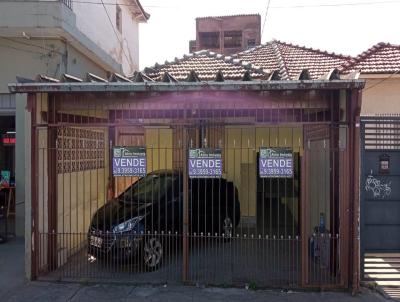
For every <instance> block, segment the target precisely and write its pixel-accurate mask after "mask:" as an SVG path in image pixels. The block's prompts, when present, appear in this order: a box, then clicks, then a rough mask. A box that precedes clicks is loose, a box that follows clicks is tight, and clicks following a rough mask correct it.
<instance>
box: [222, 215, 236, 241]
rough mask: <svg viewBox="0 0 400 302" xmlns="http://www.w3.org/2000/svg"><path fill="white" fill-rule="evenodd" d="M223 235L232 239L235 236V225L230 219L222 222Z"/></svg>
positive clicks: (226, 218)
mask: <svg viewBox="0 0 400 302" xmlns="http://www.w3.org/2000/svg"><path fill="white" fill-rule="evenodd" d="M222 233H223V234H224V236H225V237H226V238H232V236H233V223H232V219H230V218H229V217H225V219H224V221H223V222H222Z"/></svg>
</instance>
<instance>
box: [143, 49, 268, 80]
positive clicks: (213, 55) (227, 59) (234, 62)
mask: <svg viewBox="0 0 400 302" xmlns="http://www.w3.org/2000/svg"><path fill="white" fill-rule="evenodd" d="M201 55H205V56H207V57H208V58H211V59H215V60H219V61H223V62H225V63H230V64H232V65H236V66H241V67H243V68H244V69H245V70H250V71H252V72H257V73H261V74H265V75H267V74H268V73H269V71H268V70H264V69H263V68H262V67H260V66H258V65H255V64H253V63H251V62H247V61H245V60H242V59H241V58H237V57H236V56H226V55H224V54H219V53H216V52H213V51H210V50H208V49H203V50H199V51H196V52H193V53H191V54H184V55H183V56H182V57H181V58H177V57H175V59H174V60H173V61H171V62H170V61H168V60H166V61H165V62H164V64H158V63H155V64H154V66H151V67H146V68H144V69H143V73H145V74H146V69H153V70H159V71H161V69H162V68H164V67H166V66H169V65H174V64H179V63H182V62H185V61H186V60H189V59H191V58H195V57H196V56H201Z"/></svg>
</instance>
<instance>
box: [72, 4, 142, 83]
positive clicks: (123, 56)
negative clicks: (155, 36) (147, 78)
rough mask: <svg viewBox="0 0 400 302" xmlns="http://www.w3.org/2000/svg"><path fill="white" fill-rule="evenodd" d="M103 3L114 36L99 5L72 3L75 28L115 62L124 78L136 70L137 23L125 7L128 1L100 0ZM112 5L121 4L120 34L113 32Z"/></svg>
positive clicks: (137, 55)
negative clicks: (121, 69) (117, 63)
mask: <svg viewBox="0 0 400 302" xmlns="http://www.w3.org/2000/svg"><path fill="white" fill-rule="evenodd" d="M99 3H100V2H99ZM104 3H105V8H106V9H107V12H108V15H109V17H110V19H111V22H112V24H113V27H114V29H115V31H116V33H117V35H116V34H115V32H114V30H113V27H112V26H111V23H110V21H109V19H108V16H107V13H106V11H105V8H104V7H103V5H93V4H87V3H79V2H74V4H73V11H74V12H75V14H76V26H77V28H78V29H79V30H80V31H82V32H83V33H84V34H85V35H86V36H88V37H90V38H91V39H92V40H93V41H94V42H95V43H96V44H97V45H98V46H99V47H101V48H102V49H104V50H105V51H106V52H107V53H109V54H110V55H111V56H112V57H113V58H114V59H115V60H116V61H117V62H120V63H122V64H123V72H124V73H125V74H126V75H131V74H132V73H133V72H134V71H135V70H138V68H139V33H138V29H139V26H138V23H137V21H136V20H134V19H133V16H132V14H131V12H130V9H129V6H127V5H126V4H128V5H132V2H131V1H128V0H126V1H125V0H118V1H113V0H104ZM115 3H118V4H121V5H120V8H121V10H122V33H120V32H119V31H118V30H117V27H116V23H115V22H116V9H117V8H116V5H115ZM108 4H112V5H108ZM88 12H90V13H88ZM100 20H101V21H100ZM128 59H129V62H128Z"/></svg>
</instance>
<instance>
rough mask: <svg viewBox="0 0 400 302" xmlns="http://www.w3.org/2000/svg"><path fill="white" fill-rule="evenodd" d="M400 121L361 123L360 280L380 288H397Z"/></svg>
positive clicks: (384, 120) (367, 121)
mask: <svg viewBox="0 0 400 302" xmlns="http://www.w3.org/2000/svg"><path fill="white" fill-rule="evenodd" d="M399 134H400V120H399V119H398V118H392V117H390V118H389V117H388V118H386V117H376V118H372V117H371V118H365V119H364V120H363V121H362V138H363V145H362V152H361V154H362V166H361V167H362V180H361V255H362V261H361V265H362V272H363V274H362V277H363V279H364V280H367V281H371V280H373V281H375V282H377V283H378V284H379V285H382V286H392V285H396V286H399V285H400V277H399V264H400V237H399V235H398V234H400V191H399V189H398V187H399V186H398V184H399V181H400V178H399V175H400V170H399V163H400V153H399V148H400V135H399Z"/></svg>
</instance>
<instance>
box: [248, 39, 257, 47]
mask: <svg viewBox="0 0 400 302" xmlns="http://www.w3.org/2000/svg"><path fill="white" fill-rule="evenodd" d="M255 46H256V39H249V40H247V48H252V47H255Z"/></svg>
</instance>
